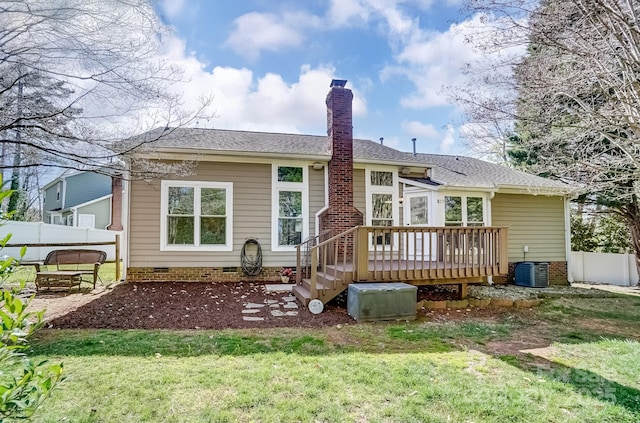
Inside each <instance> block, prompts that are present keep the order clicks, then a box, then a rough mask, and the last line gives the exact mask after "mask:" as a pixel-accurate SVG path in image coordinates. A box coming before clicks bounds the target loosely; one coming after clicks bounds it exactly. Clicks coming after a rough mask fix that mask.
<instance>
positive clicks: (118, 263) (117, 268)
mask: <svg viewBox="0 0 640 423" xmlns="http://www.w3.org/2000/svg"><path fill="white" fill-rule="evenodd" d="M117 282H120V234H116V283H117Z"/></svg>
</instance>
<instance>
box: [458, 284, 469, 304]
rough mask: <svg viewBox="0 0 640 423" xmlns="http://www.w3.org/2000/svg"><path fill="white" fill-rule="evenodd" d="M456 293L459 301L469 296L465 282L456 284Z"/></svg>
mask: <svg viewBox="0 0 640 423" xmlns="http://www.w3.org/2000/svg"><path fill="white" fill-rule="evenodd" d="M458 292H459V293H460V299H461V300H465V299H466V298H467V296H468V295H469V287H468V284H467V283H466V282H463V283H460V284H458Z"/></svg>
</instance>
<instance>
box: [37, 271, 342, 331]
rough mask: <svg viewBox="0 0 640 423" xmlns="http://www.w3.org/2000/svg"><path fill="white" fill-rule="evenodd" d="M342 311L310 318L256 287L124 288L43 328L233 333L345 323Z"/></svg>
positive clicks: (285, 298)
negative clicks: (190, 330) (246, 329)
mask: <svg viewBox="0 0 640 423" xmlns="http://www.w3.org/2000/svg"><path fill="white" fill-rule="evenodd" d="M350 322H353V319H352V318H351V317H350V316H349V315H347V313H346V310H345V309H344V308H339V307H335V306H332V305H331V304H327V305H326V306H325V311H324V312H322V313H321V314H317V315H314V314H312V313H311V312H309V310H308V309H306V308H305V307H302V305H300V303H299V302H297V301H295V300H292V299H291V293H289V292H267V291H266V290H265V285H263V284H259V283H248V282H238V283H167V282H162V283H141V284H136V283H126V284H121V285H118V286H116V287H115V288H114V289H113V290H111V292H109V293H108V294H107V295H102V296H100V297H98V298H96V299H94V300H93V301H91V302H89V303H87V304H84V305H81V306H80V307H78V308H76V309H75V310H72V311H70V312H69V313H67V314H65V315H64V316H60V317H56V318H54V319H52V320H50V321H49V324H48V326H49V327H53V328H65V329H99V328H102V329H228V328H230V329H239V328H261V327H321V326H330V325H337V324H341V323H350Z"/></svg>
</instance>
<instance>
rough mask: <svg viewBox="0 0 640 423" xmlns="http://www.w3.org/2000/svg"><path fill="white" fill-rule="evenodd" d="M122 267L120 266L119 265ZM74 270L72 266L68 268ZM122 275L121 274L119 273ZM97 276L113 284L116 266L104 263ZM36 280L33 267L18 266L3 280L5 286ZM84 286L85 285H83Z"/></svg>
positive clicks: (104, 281)
mask: <svg viewBox="0 0 640 423" xmlns="http://www.w3.org/2000/svg"><path fill="white" fill-rule="evenodd" d="M120 266H122V264H121V265H120ZM70 268H71V269H74V268H75V267H74V266H71V267H70ZM120 275H122V272H120ZM98 276H100V280H101V281H102V282H103V283H105V284H109V283H113V282H115V280H116V264H115V263H113V262H112V263H104V264H103V265H102V266H100V270H98ZM35 279H36V269H35V267H33V266H19V267H18V268H17V269H16V272H14V273H13V274H12V275H11V276H10V277H9V278H7V279H6V280H5V282H6V283H7V284H14V283H18V282H20V281H27V282H28V283H29V282H33V281H34V280H35ZM85 286H86V285H85Z"/></svg>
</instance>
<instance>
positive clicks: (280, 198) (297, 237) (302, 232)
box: [271, 165, 309, 251]
mask: <svg viewBox="0 0 640 423" xmlns="http://www.w3.org/2000/svg"><path fill="white" fill-rule="evenodd" d="M308 176H309V173H308V167H307V166H293V165H274V166H273V174H272V178H273V179H272V180H273V196H272V203H273V207H272V214H273V224H272V226H273V229H272V231H271V232H272V233H271V247H272V250H274V251H290V250H293V248H294V247H295V246H296V245H298V244H300V243H302V241H304V239H305V238H306V237H307V236H308V227H309V225H308V215H309V212H308V207H309V205H308V204H309V198H308V197H309V194H308Z"/></svg>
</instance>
